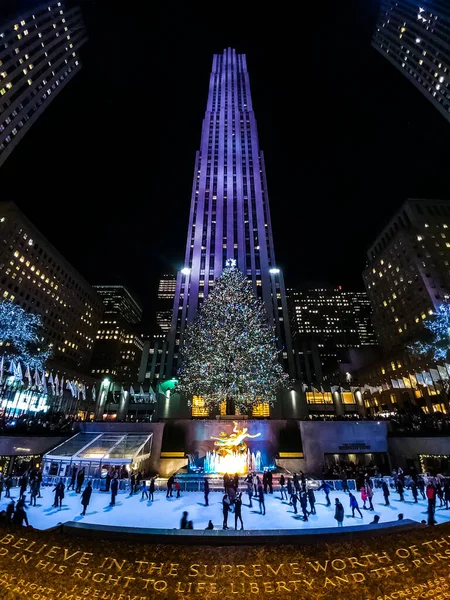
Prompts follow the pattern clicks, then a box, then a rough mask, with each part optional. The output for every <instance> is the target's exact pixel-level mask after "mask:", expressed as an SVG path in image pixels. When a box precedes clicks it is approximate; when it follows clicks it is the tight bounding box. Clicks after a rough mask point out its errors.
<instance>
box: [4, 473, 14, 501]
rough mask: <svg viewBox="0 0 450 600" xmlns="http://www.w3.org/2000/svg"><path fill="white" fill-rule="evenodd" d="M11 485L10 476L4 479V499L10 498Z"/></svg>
mask: <svg viewBox="0 0 450 600" xmlns="http://www.w3.org/2000/svg"><path fill="white" fill-rule="evenodd" d="M12 485H13V480H12V477H11V475H8V477H7V478H6V479H5V498H11V488H12Z"/></svg>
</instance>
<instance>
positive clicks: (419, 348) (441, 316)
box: [408, 302, 450, 360]
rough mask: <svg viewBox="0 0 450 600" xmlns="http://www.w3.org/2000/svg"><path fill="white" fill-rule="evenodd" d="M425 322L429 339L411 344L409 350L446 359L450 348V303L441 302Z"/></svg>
mask: <svg viewBox="0 0 450 600" xmlns="http://www.w3.org/2000/svg"><path fill="white" fill-rule="evenodd" d="M423 324H424V327H425V329H426V330H427V331H428V338H429V339H428V340H426V341H419V342H415V343H414V344H411V345H410V346H408V348H409V350H411V352H413V353H414V354H419V355H428V356H432V357H433V358H434V360H446V359H447V358H448V356H449V350H450V304H448V303H447V302H445V303H443V304H441V305H440V306H439V307H438V309H437V310H436V312H435V313H434V314H433V315H432V316H430V317H429V318H428V319H425V320H424V322H423Z"/></svg>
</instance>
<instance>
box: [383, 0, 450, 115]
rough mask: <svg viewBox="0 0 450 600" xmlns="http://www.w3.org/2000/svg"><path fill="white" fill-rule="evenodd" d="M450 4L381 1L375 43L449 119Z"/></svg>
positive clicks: (443, 1) (425, 0) (440, 0)
mask: <svg viewBox="0 0 450 600" xmlns="http://www.w3.org/2000/svg"><path fill="white" fill-rule="evenodd" d="M449 31H450V5H449V3H448V2H446V0H423V1H422V0H417V1H416V0H398V2H394V1H391V0H381V2H380V12H379V16H378V22H377V26H376V31H375V33H374V36H373V40H372V45H373V47H374V48H375V49H376V50H378V52H380V53H381V54H382V55H383V56H384V57H386V58H387V59H388V60H389V62H391V63H392V64H393V65H394V66H395V67H397V69H399V70H400V71H401V72H402V73H403V74H404V75H405V77H406V78H407V79H409V81H411V83H413V84H414V85H415V86H416V88H418V89H419V90H420V91H421V92H422V94H423V95H424V96H426V97H427V98H428V99H429V100H430V101H431V102H432V103H433V104H434V106H435V107H436V108H437V109H438V110H439V112H440V113H441V114H442V115H444V117H445V118H446V119H447V120H448V121H450V89H449V82H450V73H449V69H450V33H449Z"/></svg>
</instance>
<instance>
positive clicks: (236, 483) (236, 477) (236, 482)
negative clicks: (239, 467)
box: [233, 473, 239, 492]
mask: <svg viewBox="0 0 450 600" xmlns="http://www.w3.org/2000/svg"><path fill="white" fill-rule="evenodd" d="M233 487H234V491H235V492H237V491H238V489H239V475H238V473H235V474H234V477H233Z"/></svg>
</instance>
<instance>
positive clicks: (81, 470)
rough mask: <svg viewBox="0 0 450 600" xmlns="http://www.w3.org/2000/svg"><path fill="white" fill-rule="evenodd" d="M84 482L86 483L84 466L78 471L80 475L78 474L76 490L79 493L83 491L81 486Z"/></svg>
mask: <svg viewBox="0 0 450 600" xmlns="http://www.w3.org/2000/svg"><path fill="white" fill-rule="evenodd" d="M83 483H84V467H83V468H82V469H80V470H79V471H78V475H77V489H76V490H75V492H76V493H77V494H79V493H80V492H81V488H82V487H83Z"/></svg>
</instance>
